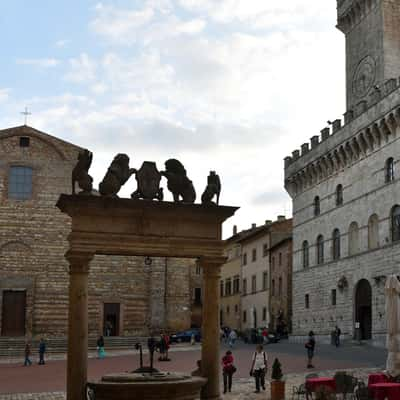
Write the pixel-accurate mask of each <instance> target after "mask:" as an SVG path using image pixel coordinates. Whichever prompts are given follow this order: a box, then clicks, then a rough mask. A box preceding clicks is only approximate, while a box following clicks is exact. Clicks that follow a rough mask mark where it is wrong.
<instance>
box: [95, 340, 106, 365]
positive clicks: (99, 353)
mask: <svg viewBox="0 0 400 400" xmlns="http://www.w3.org/2000/svg"><path fill="white" fill-rule="evenodd" d="M105 356H106V352H105V351H104V338H103V336H99V338H98V339H97V358H99V359H100V360H102V359H103V358H104V357H105Z"/></svg>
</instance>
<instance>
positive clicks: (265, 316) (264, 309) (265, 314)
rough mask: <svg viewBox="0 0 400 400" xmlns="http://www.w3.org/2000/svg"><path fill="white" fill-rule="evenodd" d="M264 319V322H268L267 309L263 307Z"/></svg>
mask: <svg viewBox="0 0 400 400" xmlns="http://www.w3.org/2000/svg"><path fill="white" fill-rule="evenodd" d="M262 319H263V321H266V320H267V307H263V311H262Z"/></svg>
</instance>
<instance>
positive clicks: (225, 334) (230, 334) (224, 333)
mask: <svg viewBox="0 0 400 400" xmlns="http://www.w3.org/2000/svg"><path fill="white" fill-rule="evenodd" d="M237 338H238V335H237V333H236V331H235V330H234V329H230V328H228V327H224V328H221V331H220V339H221V340H222V341H224V342H225V343H227V344H228V345H229V347H230V348H233V347H234V345H235V342H236V340H237Z"/></svg>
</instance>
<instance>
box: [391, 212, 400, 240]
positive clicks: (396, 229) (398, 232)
mask: <svg viewBox="0 0 400 400" xmlns="http://www.w3.org/2000/svg"><path fill="white" fill-rule="evenodd" d="M390 221H391V228H392V241H393V242H396V241H398V240H400V206H398V205H396V206H394V207H393V208H392V212H391V218H390Z"/></svg>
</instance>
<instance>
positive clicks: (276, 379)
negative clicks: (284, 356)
mask: <svg viewBox="0 0 400 400" xmlns="http://www.w3.org/2000/svg"><path fill="white" fill-rule="evenodd" d="M282 377H283V374H282V369H281V363H280V362H279V360H278V359H277V358H275V361H274V363H273V364H272V373H271V379H272V381H271V400H285V381H283V380H282Z"/></svg>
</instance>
